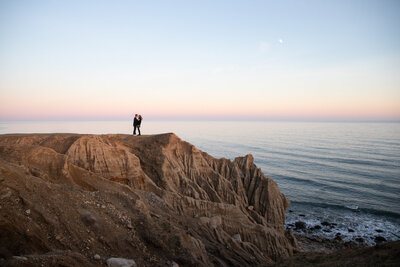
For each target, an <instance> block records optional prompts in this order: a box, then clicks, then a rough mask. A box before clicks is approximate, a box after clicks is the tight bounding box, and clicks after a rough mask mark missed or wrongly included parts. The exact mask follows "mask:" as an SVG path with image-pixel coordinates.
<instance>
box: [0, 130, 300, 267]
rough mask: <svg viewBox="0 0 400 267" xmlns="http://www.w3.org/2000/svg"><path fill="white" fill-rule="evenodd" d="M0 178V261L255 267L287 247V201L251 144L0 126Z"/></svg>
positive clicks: (290, 240) (289, 250)
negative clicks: (210, 149) (231, 151)
mask: <svg viewBox="0 0 400 267" xmlns="http://www.w3.org/2000/svg"><path fill="white" fill-rule="evenodd" d="M0 178H1V182H0V200H1V204H0V205H1V209H0V244H1V245H0V258H3V259H4V260H6V261H7V262H8V263H10V264H17V265H18V264H20V263H21V264H24V261H25V263H27V264H28V263H29V264H30V265H32V264H33V265H35V264H38V265H40V264H45V265H54V264H66V265H69V266H74V265H75V266H79V265H82V264H84V265H86V266H90V265H94V266H96V265H101V264H102V263H103V262H104V260H105V259H107V258H109V257H122V258H132V259H134V260H135V261H136V263H137V264H138V266H170V265H171V263H172V261H175V262H177V263H178V264H179V265H180V266H213V265H214V266H215V265H221V266H266V265H269V264H273V263H274V262H275V261H276V260H278V259H281V258H285V257H288V256H291V255H292V254H293V252H294V251H295V250H296V248H297V244H296V240H295V238H294V236H293V235H292V234H291V232H288V231H285V230H284V221H285V211H286V209H287V207H288V206H289V201H288V199H287V198H286V197H285V196H284V195H283V194H282V193H281V192H280V191H279V189H278V186H277V184H276V183H275V182H274V181H273V180H272V179H270V178H268V177H266V176H265V175H264V174H263V173H262V171H261V169H259V168H258V167H257V166H256V165H255V164H254V162H253V157H252V156H251V155H247V156H244V157H238V158H236V159H235V160H233V161H230V160H228V159H216V158H213V157H212V156H210V155H208V154H207V153H205V152H202V151H200V150H198V149H197V148H196V147H194V146H193V145H191V144H189V143H187V142H185V141H182V140H181V139H179V138H178V137H177V136H176V135H175V134H172V133H169V134H160V135H149V136H140V137H139V136H131V135H122V134H121V135H80V134H10V135H1V136H0ZM95 254H98V255H100V258H101V259H100V260H95V259H93V256H94V255H95ZM17 255H25V256H26V259H23V260H21V259H13V260H10V259H11V257H12V256H17ZM29 264H28V265H29Z"/></svg>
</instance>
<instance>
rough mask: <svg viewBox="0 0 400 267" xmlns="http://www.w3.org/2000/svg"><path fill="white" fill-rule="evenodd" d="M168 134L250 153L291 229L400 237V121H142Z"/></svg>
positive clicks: (77, 129) (112, 129) (92, 125)
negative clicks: (277, 194) (274, 189)
mask: <svg viewBox="0 0 400 267" xmlns="http://www.w3.org/2000/svg"><path fill="white" fill-rule="evenodd" d="M131 125H132V123H131V122H130V121H93V122H13V123H0V133H55V132H58V133H67V132H73V133H94V134H105V133H125V134H130V133H131V132H132V126H131ZM164 132H174V133H176V134H177V135H178V136H179V137H180V138H182V139H184V140H186V141H188V142H190V143H192V144H194V145H195V146H197V147H198V148H199V149H201V150H203V151H206V152H207V153H209V154H211V155H212V156H215V157H218V158H219V157H225V158H230V159H233V158H235V157H237V156H243V155H246V154H252V155H253V156H254V158H255V163H256V164H257V165H258V166H259V167H260V168H261V169H262V170H263V172H264V173H265V174H266V175H267V176H269V177H271V178H273V179H274V180H275V181H276V182H277V183H278V184H279V187H280V190H281V191H282V192H283V193H284V194H285V195H286V196H287V197H288V198H289V199H290V200H291V202H292V204H291V207H290V208H289V211H288V213H287V226H288V227H291V226H292V224H293V223H294V222H295V221H299V220H301V221H304V222H306V223H308V224H309V225H317V224H320V223H321V222H323V221H328V222H333V223H335V224H336V226H334V227H323V228H322V229H321V230H319V233H318V234H321V235H325V236H328V237H333V236H335V235H336V234H337V233H340V234H342V236H344V239H345V240H346V239H349V240H350V239H354V238H356V237H362V238H364V239H365V241H366V242H367V243H368V244H373V243H374V237H375V236H376V235H380V236H383V237H385V238H386V239H387V240H398V239H400V233H399V232H400V231H399V229H400V123H396V122H394V123H383V122H379V123H367V122H362V123H353V122H351V123H350V122H346V123H339V122H242V121H235V122H233V121H223V122H221V121H212V122H205V121H172V122H166V121H146V120H144V121H143V125H142V133H143V134H156V133H164ZM349 229H350V230H349ZM351 230H354V232H353V231H351ZM349 231H350V232H349Z"/></svg>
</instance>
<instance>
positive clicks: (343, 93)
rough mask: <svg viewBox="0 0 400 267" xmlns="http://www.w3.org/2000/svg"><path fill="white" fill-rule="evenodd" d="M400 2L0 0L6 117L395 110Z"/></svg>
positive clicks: (399, 99)
mask: <svg viewBox="0 0 400 267" xmlns="http://www.w3.org/2000/svg"><path fill="white" fill-rule="evenodd" d="M398 14H400V2H399V1H4V0H2V1H0V38H1V40H2V41H1V42H0V96H1V97H0V98H1V100H0V104H1V106H2V107H0V119H3V120H14V119H16V120H19V119H47V118H101V117H104V118H125V117H129V116H131V114H132V113H136V112H137V110H139V112H140V113H145V114H148V116H150V117H177V118H178V117H188V118H192V117H193V118H198V117H204V118H209V117H221V118H229V117H237V116H244V117H252V118H294V119H302V118H303V119H304V118H316V119H321V118H327V119H332V118H341V119H400V104H399V103H400V78H399V76H400V75H399V70H400V30H399V29H400V16H399V15H398Z"/></svg>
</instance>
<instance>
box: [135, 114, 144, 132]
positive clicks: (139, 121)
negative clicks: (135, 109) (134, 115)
mask: <svg viewBox="0 0 400 267" xmlns="http://www.w3.org/2000/svg"><path fill="white" fill-rule="evenodd" d="M142 120H143V117H142V115H139V116H138V123H137V126H136V128H137V130H138V132H139V135H141V133H140V125H141V124H142Z"/></svg>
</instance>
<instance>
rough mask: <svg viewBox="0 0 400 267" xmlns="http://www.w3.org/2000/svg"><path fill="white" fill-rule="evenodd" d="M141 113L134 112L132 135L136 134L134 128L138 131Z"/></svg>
mask: <svg viewBox="0 0 400 267" xmlns="http://www.w3.org/2000/svg"><path fill="white" fill-rule="evenodd" d="M142 119H143V118H142V115H138V114H135V118H134V119H133V135H136V129H137V130H138V132H139V135H141V133H140V124H141V123H142Z"/></svg>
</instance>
